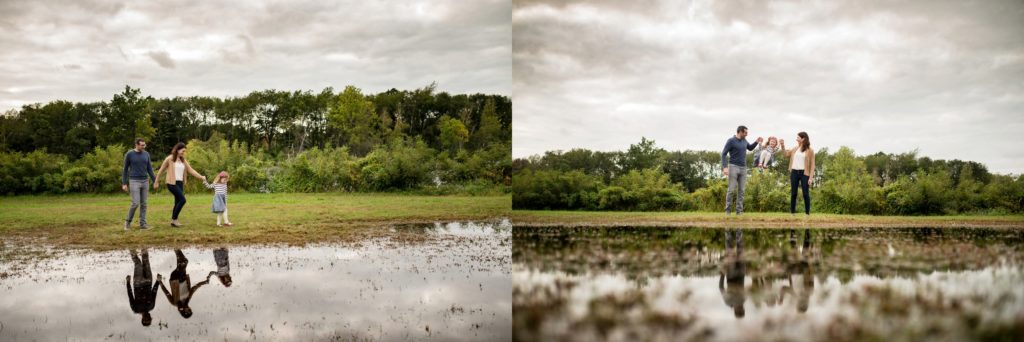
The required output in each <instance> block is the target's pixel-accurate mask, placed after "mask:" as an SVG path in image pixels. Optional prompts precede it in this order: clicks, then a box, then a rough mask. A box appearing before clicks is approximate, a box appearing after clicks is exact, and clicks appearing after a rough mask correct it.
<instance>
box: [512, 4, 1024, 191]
mask: <svg viewBox="0 0 1024 342" xmlns="http://www.w3.org/2000/svg"><path fill="white" fill-rule="evenodd" d="M512 22H513V24H512V32H513V33H512V35H513V38H512V41H513V48H512V51H513V57H512V63H513V74H514V76H513V79H514V86H513V101H514V103H515V114H514V116H513V117H514V119H513V139H514V140H513V144H514V145H513V156H515V157H517V158H518V157H525V156H529V155H533V154H539V153H543V152H544V151H548V150H569V149H571V148H575V147H583V148H589V149H595V150H624V149H626V148H627V147H628V146H629V144H631V143H636V142H638V141H639V140H640V137H641V136H646V137H648V138H651V139H654V140H655V141H656V142H657V144H658V145H659V146H661V147H664V148H667V149H669V150H685V149H699V150H716V151H721V149H722V147H723V145H724V144H725V141H726V139H727V138H728V137H729V136H731V135H732V134H733V133H734V132H735V129H736V126H737V125H740V124H744V125H747V126H748V127H750V134H751V135H752V136H753V137H755V138H756V137H757V136H765V137H767V136H769V135H776V136H781V137H783V138H784V139H786V141H787V142H790V144H789V145H790V146H792V142H795V137H796V133H797V132H799V131H807V132H808V133H809V134H810V137H811V141H812V142H813V145H815V146H816V147H817V148H821V147H822V146H827V147H829V149H830V150H832V151H835V150H836V149H837V148H838V147H839V146H841V145H846V146H850V147H852V148H853V149H854V150H855V151H856V153H858V154H869V153H874V152H878V151H884V152H906V151H910V150H913V149H915V148H917V149H920V154H921V155H925V156H929V157H932V158H942V159H952V158H959V159H965V160H974V161H979V162H982V163H984V164H986V165H988V167H989V169H990V170H991V171H994V172H1000V173H1015V174H1019V173H1024V139H1022V138H1024V1H1020V0H1006V1H996V0H991V1H989V0H986V1H960V0H956V1H864V0H851V1H814V2H806V3H793V2H768V1H727V2H714V1H690V2H688V1H614V0H609V1H522V0H515V5H514V8H513V14H512Z"/></svg>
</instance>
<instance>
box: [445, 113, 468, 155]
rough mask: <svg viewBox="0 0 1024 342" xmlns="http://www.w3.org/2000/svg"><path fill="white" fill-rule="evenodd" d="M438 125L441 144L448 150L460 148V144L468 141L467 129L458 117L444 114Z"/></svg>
mask: <svg viewBox="0 0 1024 342" xmlns="http://www.w3.org/2000/svg"><path fill="white" fill-rule="evenodd" d="M438 126H439V127H440V129H441V144H442V146H444V147H445V148H446V149H448V150H449V151H452V152H454V151H457V150H459V149H462V144H464V143H465V142H466V141H469V131H468V130H466V126H465V125H463V124H462V122H461V121H459V119H456V118H453V117H450V116H445V117H443V118H441V122H440V123H439V124H438Z"/></svg>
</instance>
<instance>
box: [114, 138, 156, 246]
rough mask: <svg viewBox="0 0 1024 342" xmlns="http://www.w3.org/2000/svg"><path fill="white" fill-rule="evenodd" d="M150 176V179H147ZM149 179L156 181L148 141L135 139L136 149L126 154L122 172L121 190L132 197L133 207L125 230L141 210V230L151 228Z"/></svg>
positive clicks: (129, 210) (125, 223) (125, 224)
mask: <svg viewBox="0 0 1024 342" xmlns="http://www.w3.org/2000/svg"><path fill="white" fill-rule="evenodd" d="M147 176H149V178H146V177H147ZM149 179H153V181H154V182H155V181H156V175H154V174H153V163H152V162H151V161H150V159H149V152H146V140H145V139H142V138H136V139H135V148H134V149H132V150H131V151H128V153H125V154H124V169H123V170H122V171H121V190H124V191H126V192H128V193H129V194H130V195H131V197H132V205H131V207H129V208H128V217H126V218H125V220H124V230H128V228H129V227H130V226H131V224H132V218H133V217H134V216H135V209H136V208H138V209H139V229H147V228H149V226H148V225H146V205H147V201H148V200H149Z"/></svg>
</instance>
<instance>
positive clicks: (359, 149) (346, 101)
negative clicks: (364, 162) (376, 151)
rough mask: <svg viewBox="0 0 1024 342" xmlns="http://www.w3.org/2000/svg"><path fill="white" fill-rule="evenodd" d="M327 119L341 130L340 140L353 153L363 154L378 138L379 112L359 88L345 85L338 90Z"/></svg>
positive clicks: (333, 126)
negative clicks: (339, 91)
mask: <svg viewBox="0 0 1024 342" xmlns="http://www.w3.org/2000/svg"><path fill="white" fill-rule="evenodd" d="M328 122H329V124H330V125H331V127H332V128H334V129H336V130H338V131H339V132H340V136H341V143H342V144H343V145H346V146H349V148H350V151H351V152H352V153H353V154H355V155H358V156H362V155H365V154H366V153H367V152H369V151H370V149H371V148H372V147H373V146H374V145H376V144H379V143H380V142H381V138H382V134H381V131H380V130H381V128H382V126H383V125H382V122H381V116H380V115H378V114H377V113H376V111H375V110H374V105H373V102H372V101H370V100H369V99H367V98H366V97H365V96H363V93H362V91H361V90H359V88H356V87H353V86H347V87H345V90H343V91H342V92H341V93H340V94H338V96H337V97H336V98H335V102H334V105H333V106H332V107H331V111H330V113H328Z"/></svg>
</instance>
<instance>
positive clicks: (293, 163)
mask: <svg viewBox="0 0 1024 342" xmlns="http://www.w3.org/2000/svg"><path fill="white" fill-rule="evenodd" d="M353 167H354V161H353V159H352V157H351V156H350V155H349V153H348V147H342V148H330V147H328V148H325V149H322V150H321V149H319V148H315V147H314V148H311V149H308V150H306V151H303V152H302V153H299V155H297V156H295V157H294V158H291V159H288V160H287V161H285V162H284V164H283V165H282V167H281V171H280V173H278V175H277V177H275V178H274V186H273V188H274V189H275V190H276V191H287V192H323V191H339V190H341V191H352V190H355V188H356V175H355V171H354V170H353Z"/></svg>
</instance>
